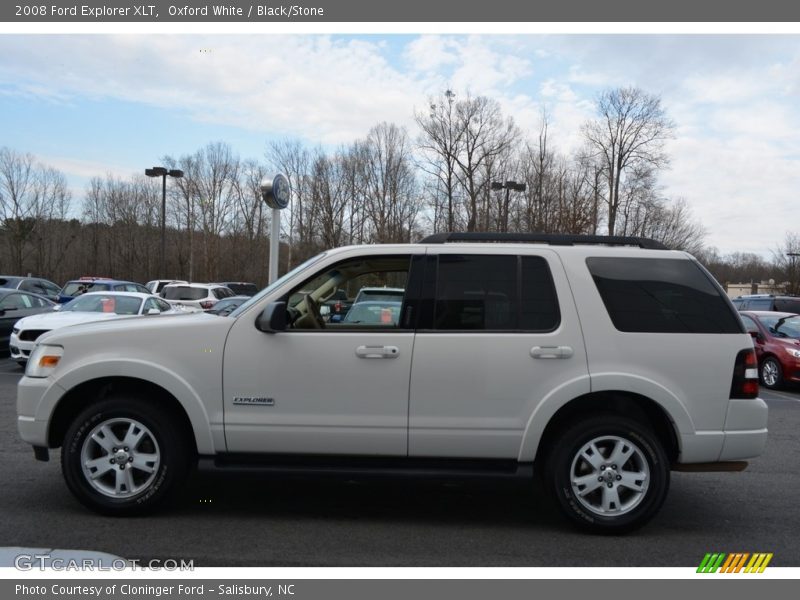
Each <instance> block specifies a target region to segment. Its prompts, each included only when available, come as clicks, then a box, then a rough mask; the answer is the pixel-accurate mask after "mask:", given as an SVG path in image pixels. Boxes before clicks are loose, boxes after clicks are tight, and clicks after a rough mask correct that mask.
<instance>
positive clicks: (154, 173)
mask: <svg viewBox="0 0 800 600" xmlns="http://www.w3.org/2000/svg"><path fill="white" fill-rule="evenodd" d="M144 174H145V175H147V176H148V177H161V268H160V270H159V273H160V277H161V278H162V279H166V277H167V268H166V262H165V256H166V247H167V246H166V244H167V175H169V176H170V177H176V178H177V177H183V171H181V170H179V169H169V170H167V169H166V168H165V167H153V168H152V169H145V170H144Z"/></svg>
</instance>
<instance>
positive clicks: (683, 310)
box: [586, 257, 744, 333]
mask: <svg viewBox="0 0 800 600" xmlns="http://www.w3.org/2000/svg"><path fill="white" fill-rule="evenodd" d="M586 264H587V266H588V268H589V272H590V273H591V274H592V278H593V279H594V282H595V285H596V286H597V290H598V291H599V292H600V297H601V298H602V299H603V303H604V304H605V307H606V309H607V310H608V314H609V316H610V317H611V321H612V322H613V324H614V327H616V328H617V329H618V330H619V331H624V332H648V333H744V329H743V328H742V324H741V321H739V319H738V317H737V315H736V313H735V312H734V311H733V310H732V308H731V306H730V304H728V301H727V299H726V297H725V296H724V292H723V291H722V289H721V288H720V287H719V286H718V285H717V284H716V283H715V282H714V280H713V279H712V277H711V276H710V275H709V274H708V273H706V272H705V271H704V270H703V269H702V267H700V265H698V264H697V263H695V262H694V261H691V260H682V259H661V258H612V257H593V258H587V259H586Z"/></svg>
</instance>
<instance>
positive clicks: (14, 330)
mask: <svg viewBox="0 0 800 600" xmlns="http://www.w3.org/2000/svg"><path fill="white" fill-rule="evenodd" d="M11 332H12V333H13V334H14V335H19V329H18V328H16V327H14V328H13V329H12V330H11Z"/></svg>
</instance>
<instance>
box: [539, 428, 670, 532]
mask: <svg viewBox="0 0 800 600" xmlns="http://www.w3.org/2000/svg"><path fill="white" fill-rule="evenodd" d="M555 439H556V442H555V446H554V447H553V448H552V449H551V452H550V454H549V455H548V456H547V458H546V463H545V486H546V488H547V489H548V491H549V492H550V493H551V494H552V495H553V497H554V498H555V500H556V503H557V504H558V506H559V508H560V510H561V511H562V512H563V513H564V515H566V517H567V518H568V519H570V520H571V521H572V522H573V523H574V524H576V525H577V526H578V527H580V528H581V529H584V530H587V531H590V532H593V533H611V534H615V533H626V532H629V531H632V530H634V529H638V528H639V527H641V526H642V525H644V524H645V523H647V522H648V521H649V520H650V519H652V518H653V516H655V514H656V513H657V512H658V510H659V509H660V508H661V505H662V504H663V503H664V499H665V498H666V496H667V491H668V490H669V464H668V463H667V457H666V454H665V452H664V449H663V448H662V446H661V443H660V442H659V440H658V438H657V437H656V435H655V434H654V433H653V432H652V431H651V430H650V428H649V427H647V426H645V425H642V424H641V423H640V422H638V421H635V420H633V419H629V418H627V417H622V416H618V415H611V414H607V415H606V414H602V415H592V416H590V417H586V418H584V419H582V420H580V421H579V422H577V423H575V424H574V425H571V426H568V427H566V428H565V429H564V430H562V431H561V432H560V434H559V435H558V436H557V437H556V438H555ZM592 441H594V442H595V447H594V448H595V449H597V450H598V452H599V455H598V453H596V452H594V450H593V449H589V447H588V444H589V443H590V442H592ZM615 448H619V449H622V450H625V449H626V448H627V449H628V450H629V451H630V454H629V455H622V456H623V458H622V459H621V460H617V461H615V462H621V463H622V464H614V463H612V462H611V461H610V459H611V458H612V456H613V450H614V449H615ZM584 449H587V454H586V455H589V456H592V460H596V462H597V465H596V467H593V466H592V465H591V464H590V463H589V461H588V460H586V459H585V458H582V456H584V455H582V454H581V452H582V450H584ZM625 456H627V457H625ZM595 457H596V458H595ZM612 467H614V468H613V469H612ZM641 473H648V475H647V476H646V477H645V478H639V475H638V474H641ZM573 474H574V476H575V478H576V479H578V478H579V477H581V478H584V479H578V481H579V482H580V481H586V484H585V485H584V484H583V483H573ZM635 474H636V475H635ZM601 477H602V478H603V481H602V482H601V481H600V478H601ZM623 480H624V481H623ZM595 482H596V483H595ZM626 484H627V485H630V486H631V487H630V488H629V487H627V485H626ZM635 486H638V487H639V488H640V490H639V491H635V490H634V487H635ZM606 488H608V491H607V489H606ZM579 491H585V492H584V495H583V496H582V497H581V495H579V494H578V492H579ZM614 493H616V500H617V502H616V503H614V502H612V501H611V500H610V499H611V498H614V496H613V494H614ZM604 502H606V505H605V507H604ZM606 508H607V509H608V510H606ZM615 513H617V514H615Z"/></svg>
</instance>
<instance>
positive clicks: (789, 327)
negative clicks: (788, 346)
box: [761, 315, 800, 339]
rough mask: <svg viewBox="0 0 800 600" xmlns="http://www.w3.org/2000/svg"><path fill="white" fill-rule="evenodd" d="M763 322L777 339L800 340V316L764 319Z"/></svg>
mask: <svg viewBox="0 0 800 600" xmlns="http://www.w3.org/2000/svg"><path fill="white" fill-rule="evenodd" d="M761 322H762V323H764V326H765V327H766V328H767V329H768V330H769V332H770V333H771V334H772V335H774V336H775V337H779V338H794V339H800V316H796V315H795V316H792V317H762V318H761Z"/></svg>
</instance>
